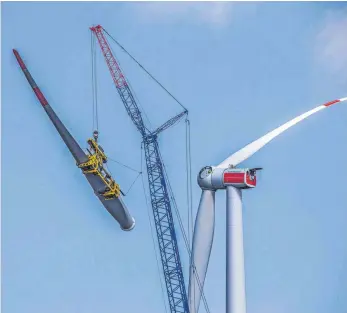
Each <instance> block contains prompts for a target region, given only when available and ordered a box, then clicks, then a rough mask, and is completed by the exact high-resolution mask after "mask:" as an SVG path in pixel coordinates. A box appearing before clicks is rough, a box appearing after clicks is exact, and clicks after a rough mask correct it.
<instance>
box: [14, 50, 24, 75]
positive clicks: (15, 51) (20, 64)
mask: <svg viewBox="0 0 347 313" xmlns="http://www.w3.org/2000/svg"><path fill="white" fill-rule="evenodd" d="M12 51H13V54H14V55H15V57H16V59H17V61H18V63H19V66H20V67H21V68H22V69H23V70H24V69H25V68H26V67H25V64H24V62H23V60H22V58H21V57H20V55H19V53H18V51H17V50H16V49H13V50H12Z"/></svg>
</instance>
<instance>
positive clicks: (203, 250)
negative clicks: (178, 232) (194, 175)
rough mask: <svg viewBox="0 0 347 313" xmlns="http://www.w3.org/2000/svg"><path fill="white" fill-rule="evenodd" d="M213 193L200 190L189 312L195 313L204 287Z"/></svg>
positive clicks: (210, 244)
mask: <svg viewBox="0 0 347 313" xmlns="http://www.w3.org/2000/svg"><path fill="white" fill-rule="evenodd" d="M214 197H215V191H213V190H202V193H201V198H200V204H199V209H198V213H197V215H196V220H195V225H194V235H193V244H192V255H191V260H190V265H191V266H190V273H189V291H188V301H189V312H190V313H197V312H198V310H199V304H200V300H201V295H202V291H203V287H204V282H205V277H206V271H207V266H208V262H209V259H210V254H211V248H212V243H213V234H214V219H215V199H214Z"/></svg>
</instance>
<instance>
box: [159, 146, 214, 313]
mask: <svg viewBox="0 0 347 313" xmlns="http://www.w3.org/2000/svg"><path fill="white" fill-rule="evenodd" d="M158 151H159V150H158ZM159 158H160V160H161V161H162V164H163V170H164V175H165V178H166V181H167V185H168V190H169V193H170V198H171V201H172V203H173V207H174V209H175V213H176V216H177V219H178V224H179V226H180V229H181V232H182V235H183V240H184V243H185V246H186V250H187V252H188V255H189V260H190V261H191V260H192V257H191V256H192V251H191V249H190V246H189V243H188V238H187V235H186V232H185V230H184V226H183V222H182V218H181V215H180V213H179V210H178V207H177V203H176V200H175V197H174V193H173V191H172V187H171V184H170V180H169V177H168V174H167V171H166V167H165V164H164V162H163V159H162V156H161V154H160V151H159ZM190 263H191V262H190ZM190 266H192V267H193V269H194V271H193V273H194V276H195V279H196V281H197V283H198V287H199V290H200V292H201V297H202V300H203V303H204V306H205V310H206V312H207V313H211V311H210V309H209V306H208V303H207V300H206V297H205V293H204V290H203V286H202V284H201V281H200V278H199V275H198V274H197V273H196V271H195V264H191V265H190Z"/></svg>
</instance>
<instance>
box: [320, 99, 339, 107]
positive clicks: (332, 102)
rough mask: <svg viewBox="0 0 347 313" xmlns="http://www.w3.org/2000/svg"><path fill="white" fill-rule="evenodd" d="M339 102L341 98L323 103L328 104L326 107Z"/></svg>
mask: <svg viewBox="0 0 347 313" xmlns="http://www.w3.org/2000/svg"><path fill="white" fill-rule="evenodd" d="M337 102H340V100H334V101H330V102H327V103H325V104H323V105H324V106H326V107H330V106H331V105H333V104H335V103H337Z"/></svg>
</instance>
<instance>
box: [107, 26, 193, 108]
mask: <svg viewBox="0 0 347 313" xmlns="http://www.w3.org/2000/svg"><path fill="white" fill-rule="evenodd" d="M103 30H104V32H105V33H106V34H107V36H108V37H110V39H111V40H112V41H114V42H115V43H116V44H117V45H118V46H119V47H120V48H121V49H122V50H123V51H124V52H125V53H126V54H127V55H128V56H129V57H130V58H131V59H132V60H133V61H134V62H135V63H136V64H137V65H138V66H139V67H140V68H141V69H142V70H143V71H144V72H146V73H147V75H148V76H149V77H151V78H152V79H153V80H154V81H155V82H156V83H157V84H158V85H159V86H160V87H161V88H162V89H163V90H164V91H165V92H166V93H167V94H168V95H169V96H170V97H171V98H172V99H174V100H175V101H176V102H177V103H178V104H179V105H180V106H181V107H182V108H183V109H184V110H185V111H188V110H187V108H186V107H185V106H184V105H183V104H182V103H181V102H180V101H178V100H177V98H176V97H175V96H174V95H173V94H172V93H171V92H170V91H168V90H167V89H166V88H165V87H164V86H163V85H162V84H161V83H160V82H159V81H158V80H157V79H156V78H155V77H154V76H153V75H152V74H151V73H150V72H148V71H147V69H146V68H144V66H143V65H142V64H141V63H140V62H139V61H137V60H136V59H135V58H134V57H133V56H132V55H131V54H130V53H129V52H128V51H127V50H126V49H125V48H124V47H123V46H122V45H121V44H120V43H119V42H118V41H117V40H116V39H115V38H113V37H112V36H111V35H110V34H109V33H108V32H107V30H106V29H105V28H103Z"/></svg>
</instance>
